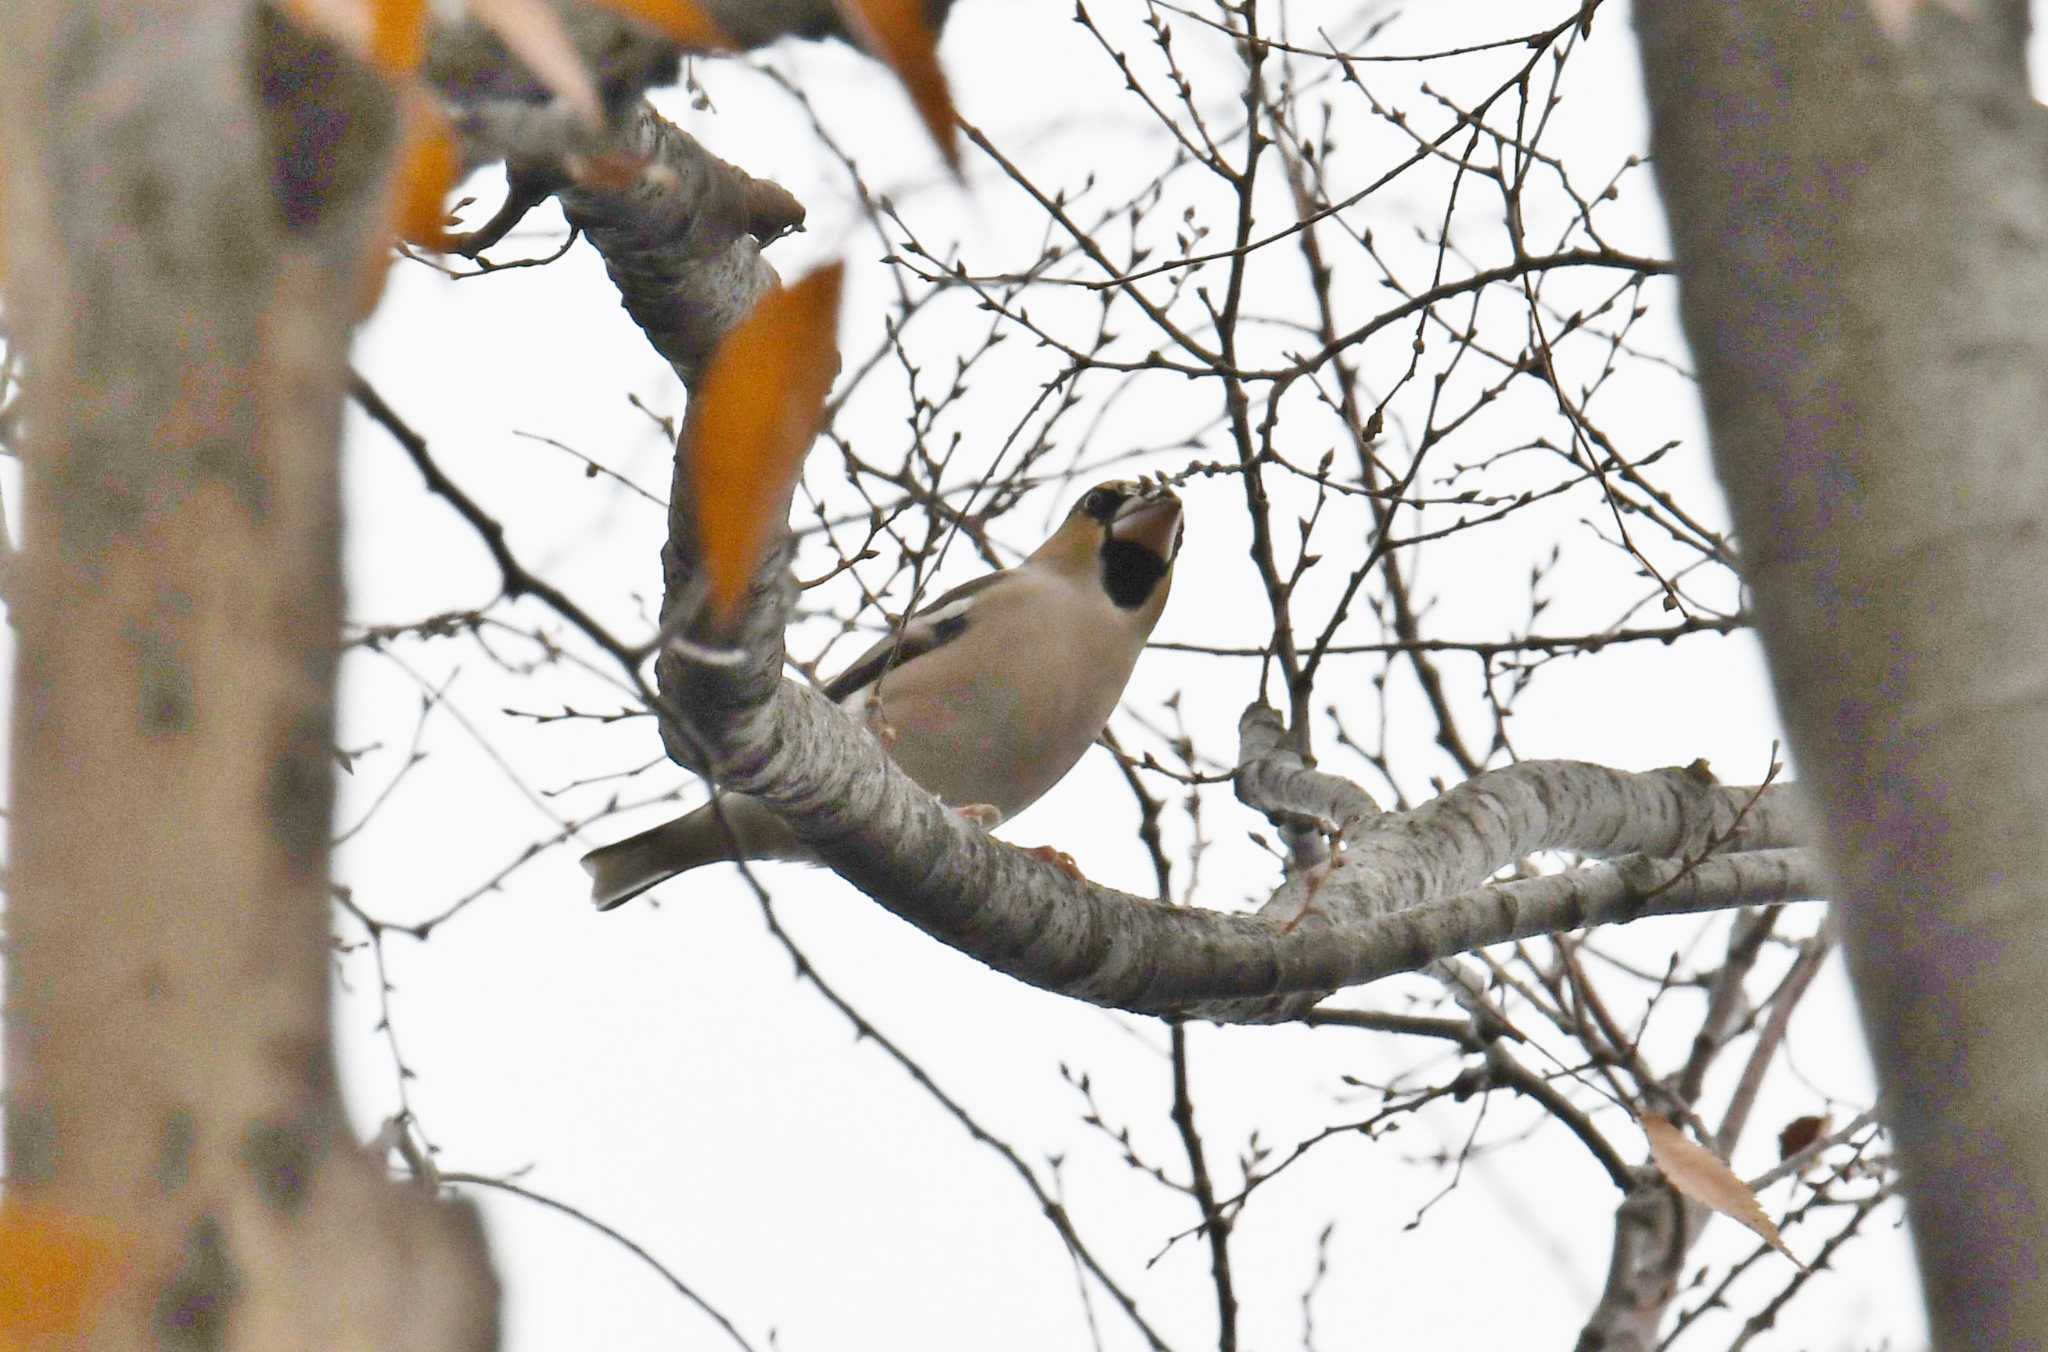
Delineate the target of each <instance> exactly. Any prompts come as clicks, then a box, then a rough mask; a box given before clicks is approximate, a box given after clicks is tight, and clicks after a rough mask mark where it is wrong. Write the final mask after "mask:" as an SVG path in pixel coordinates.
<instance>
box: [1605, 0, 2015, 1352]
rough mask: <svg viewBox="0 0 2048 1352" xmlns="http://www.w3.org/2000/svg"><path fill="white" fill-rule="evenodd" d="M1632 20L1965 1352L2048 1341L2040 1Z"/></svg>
mask: <svg viewBox="0 0 2048 1352" xmlns="http://www.w3.org/2000/svg"><path fill="white" fill-rule="evenodd" d="M1974 8H1975V11H1976V17H1975V18H1972V19H1970V20H1963V19H1959V18H1957V17H1955V16H1953V15H1951V14H1950V13H1948V12H1947V11H1946V10H1944V9H1942V8H1939V7H1933V6H1923V7H1922V8H1921V12H1920V13H1919V15H1918V16H1917V22H1916V23H1915V25H1914V28H1913V31H1912V32H1911V34H1910V35H1909V36H1908V37H1907V38H1906V39H1905V40H1904V41H1902V42H1899V43H1894V42H1892V41H1890V40H1889V39H1887V38H1886V37H1885V36H1884V35H1883V34H1881V33H1880V32H1879V30H1878V28H1877V26H1876V25H1875V23H1874V22H1873V20H1872V17H1871V15H1870V14H1869V12H1868V11H1867V9H1866V7H1865V5H1864V4H1863V3H1862V2H1861V0H1846V2H1844V3H1835V4H1811V3H1793V0H1742V2H1741V3H1734V2H1733V0H1725V2H1724V0H1685V2H1681V0H1664V2H1663V3H1650V4H1644V5H1641V6H1639V7H1638V9H1637V20H1636V22H1637V24H1638V30H1639V38H1640V41H1641V48H1642V58H1643V69H1644V77H1645V83H1646V85H1647V88H1648V91H1649V96H1650V103H1651V112H1652V126H1653V135H1652V149H1653V152H1654V155H1655V162H1656V167H1657V175H1658V181H1659V184H1660V185H1661V187H1662V190H1663V194H1664V202H1665V208H1666V211H1667V213H1668V214H1669V217H1670V222H1671V232H1672V237H1673V241H1674V244H1675V247H1676V252H1677V257H1678V261H1679V263H1680V265H1681V277H1682V281H1681V290H1682V296H1683V316H1684V322H1685V326H1686V332H1687V334H1688V336H1689V338H1690V340H1691V343H1692V347H1693V351H1694V353H1695V356H1696V358H1697V361H1698V364H1699V374H1700V381H1701V385H1702V389H1703V392H1704V395H1705V399H1706V409H1707V418H1708V423H1709V426H1710V428H1711V431H1712V436H1713V442H1714V455H1715V462H1716V465H1717V467H1718V469H1719V472H1720V476H1721V480H1722V483H1723V485H1724V486H1725V487H1726V489H1727V491H1728V494H1729V497H1730V499H1731V502H1732V505H1733V508H1734V515H1735V520H1736V524H1737V527H1738V530H1739V533H1740V539H1741V545H1742V549H1743V553H1744V558H1745V572H1746V574H1747V577H1748V579H1749V581H1750V584H1751V586H1752V587H1753V588H1754V590H1755V594H1756V596H1755V601H1756V613H1757V616H1758V622H1759V625H1760V627H1761V629H1762V632H1763V638H1764V642H1765V645H1766V648H1767V650H1768V652H1769V655H1770V662H1771V669H1772V677H1773V681H1774V683H1775V685H1776V689H1777V694H1778V699H1779V702H1780V705H1781V707H1782V710H1783V714H1784V718H1785V722H1786V725H1787V728H1788V730H1789V732H1790V735H1791V742H1792V748H1793V752H1794V755H1795V759H1796V760H1797V762H1798V766H1799V769H1800V772H1801V775H1802V777H1803V778H1804V779H1805V781H1806V783H1807V785H1808V786H1809V788H1810V790H1811V791H1812V793H1813V794H1814V795H1815V800H1816V803H1817V805H1818V807H1819V809H1820V813H1821V815H1822V816H1823V818H1824V820H1825V825H1826V831H1825V834H1826V837H1827V840H1828V842H1829V845H1830V849H1831V856H1830V857H1831V860H1832V863H1833V865H1834V868H1835V870H1836V872H1837V875H1838V877H1839V878H1840V881H1841V892H1840V896H1841V902H1840V905H1841V906H1842V908H1843V914H1842V921H1843V923H1842V929H1843V933H1844V935H1845V937H1846V941H1847V945H1848V950H1849V955H1850V963H1851V970H1852V974H1853V976H1854V979H1855V983H1856V989H1857V993H1858V998H1859V1000H1860V1002H1861V1006H1862V1010H1863V1016H1864V1022H1865V1026H1866V1028H1867V1030H1868V1032H1869V1036H1870V1041H1871V1047H1872V1051H1873V1054H1874V1056H1875V1058H1876V1061H1877V1068H1878V1072H1879V1076H1880V1078H1881V1081H1882V1088H1883V1109H1884V1112H1885V1114H1886V1116H1887V1117H1888V1119H1889V1120H1890V1122H1891V1123H1892V1125H1893V1126H1894V1128H1895V1129H1896V1134H1897V1139H1898V1144H1899V1150H1900V1155H1901V1158H1902V1162H1903V1165H1904V1170H1905V1179H1906V1186H1907V1192H1908V1198H1909V1212H1910V1215H1911V1219H1912V1225H1913V1231H1914V1235H1915V1238H1916V1241H1917V1243H1918V1246H1919V1256H1920V1265H1921V1272H1922V1276H1923V1282H1924V1288H1925V1293H1926V1297H1927V1301H1928V1306H1929V1311H1930V1318H1931V1320H1932V1326H1933V1331H1934V1342H1935V1346H1937V1347H1940V1348H1943V1349H1963V1348H1986V1349H1989V1348H2022V1347H2041V1346H2044V1345H2048V1273H2044V1271H2043V1266H2042V1265H2043V1260H2044V1258H2048V1245H2044V1239H2043V1236H2044V1235H2048V1055H2044V1048H2048V1036H2044V1034H2048V1017H2044V1010H2048V1002H2044V997H2043V992H2044V991H2048V830H2044V826H2048V607H2044V606H2043V605H2042V604H2041V601H2040V596H2041V590H2042V586H2043V581H2044V579H2048V510H2044V508H2048V455H2044V453H2043V451H2044V447H2043V438H2044V433H2048V128H2044V125H2043V123H2044V115H2043V113H2042V110H2041V109H2040V108H2039V107H2038V106H2036V105H2035V104H2034V102H2033V101H2032V99H2031V98H2030V97H2029V94H2028V90H2027V82H2026V73H2025V70H2024V68H2023V60H2022V51H2023V42H2024V37H2025V25H2026V6H2025V5H2024V4H2023V3H2021V2H2020V0H1979V3H1978V4H1977V5H1976V6H1975V7H1974Z"/></svg>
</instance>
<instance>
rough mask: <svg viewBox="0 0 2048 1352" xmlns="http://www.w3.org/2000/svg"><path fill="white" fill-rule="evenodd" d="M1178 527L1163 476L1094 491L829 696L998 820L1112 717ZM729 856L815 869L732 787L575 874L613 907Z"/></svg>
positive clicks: (909, 762)
mask: <svg viewBox="0 0 2048 1352" xmlns="http://www.w3.org/2000/svg"><path fill="white" fill-rule="evenodd" d="M1182 528H1183V527H1182V520H1181V503H1180V498H1179V497H1178V496H1176V495H1175V494H1174V492H1173V491H1172V489H1171V488H1170V487H1168V486H1167V484H1166V483H1165V482H1164V481H1163V480H1162V481H1159V482H1156V483H1155V482H1151V481H1134V480H1128V479H1119V480H1112V481H1110V482H1107V483H1101V484H1097V485H1096V486H1095V487H1093V488H1091V489H1089V490H1088V491H1087V492H1086V493H1084V494H1082V495H1081V497H1080V499H1079V500H1078V501H1077V502H1076V503H1075V504H1074V506H1073V509H1072V510H1071V511H1069V512H1068V513H1067V516H1066V518H1065V519H1064V520H1063V521H1062V522H1061V523H1060V526H1059V528H1058V529H1057V530H1055V531H1054V532H1053V533H1052V535H1051V536H1050V537H1048V538H1047V539H1046V541H1045V543H1044V544H1042V545H1040V546H1039V547H1038V548H1037V549H1036V550H1034V551H1033V552H1032V553H1031V555H1030V556H1029V557H1028V558H1026V559H1024V560H1023V561H1022V562H1021V563H1019V564H1017V565H1016V566H1015V567H1013V568H1005V569H999V570H998V571H996V572H993V573H988V574H986V575H984V576H981V577H978V578H974V579H972V580H971V581H968V582H966V583H963V584H962V585H960V586H958V587H955V588H953V589H952V590H951V591H949V592H947V593H945V594H944V595H943V596H941V597H939V598H938V599H937V600H935V601H933V602H932V603H931V604H930V605H928V606H926V607H924V608H923V609H922V610H919V611H917V612H916V613H915V614H913V615H911V616H910V617H909V618H908V619H907V620H905V621H904V622H903V624H902V625H901V626H900V627H899V628H897V629H896V630H895V631H893V632H892V633H891V634H890V635H889V636H888V637H886V638H884V639H883V640H882V641H880V642H879V643H876V644H875V645H874V646H873V647H872V648H869V649H868V650H867V651H866V652H864V653H862V654H861V655H860V656H859V657H858V658H856V659H855V660H854V662H853V664H852V665H851V666H849V667H847V668H846V669H845V670H844V671H842V672H840V673H839V674H838V675H837V676H835V677H833V678H832V679H831V680H830V681H828V682H826V683H825V684H824V687H823V690H824V694H825V695H826V697H827V698H829V699H831V700H832V701H833V702H835V703H837V704H838V705H839V706H840V707H841V708H843V709H845V710H847V711H848V712H849V713H851V714H853V715H854V716H855V717H856V718H858V719H860V720H861V721H862V722H863V723H864V724H865V725H866V726H867V728H868V729H869V731H870V732H872V733H873V734H874V736H875V737H876V739H877V740H878V741H880V742H881V744H882V747H883V749H884V750H885V751H886V752H887V753H888V754H889V756H890V758H891V759H893V760H894V761H895V762H896V764H897V765H899V766H901V767H902V768H903V770H904V771H905V772H906V773H908V774H909V776H910V777H911V778H912V779H913V780H915V781H917V783H918V784H919V785H921V786H922V787H923V788H924V789H926V790H927V791H929V792H930V793H932V794H934V795H936V796H937V797H938V798H939V799H940V801H941V802H943V803H945V804H946V805H948V806H949V807H951V808H953V809H954V810H955V811H956V812H959V813H960V814H961V815H962V816H964V817H966V818H968V819H969V820H971V821H974V822H976V823H977V824H979V825H981V826H984V827H990V826H994V825H996V824H998V823H999V822H1002V821H1005V820H1008V819H1009V818H1011V817H1014V816H1016V815H1017V814H1018V813H1020V812H1022V811H1023V810H1024V809H1025V808H1027V807H1029V806H1031V804H1033V803H1034V802H1036V801H1038V799H1039V797H1040V796H1042V795H1043V794H1044V793H1045V792H1046V791H1047V790H1048V789H1050V788H1052V786H1053V785H1054V784H1056V783H1058V782H1059V780H1060V779H1061V778H1063V777H1064V776H1065V775H1066V773H1067V771H1069V770H1071V769H1072V768H1073V767H1074V764H1075V762H1076V761H1078V760H1080V759H1081V756H1082V753H1084V752H1085V751H1087V749H1088V748H1089V747H1090V746H1091V745H1093V744H1094V742H1095V739H1096V738H1097V737H1099V736H1101V734H1102V729H1103V727H1104V725H1105V724H1107V723H1108V722H1109V716H1110V715H1111V714H1112V713H1114V712H1115V711H1116V706H1117V703H1118V701H1119V700H1121V699H1122V698H1123V691H1124V686H1125V685H1126V684H1127V683H1128V682H1129V680H1130V678H1131V672H1132V670H1133V669H1134V668H1135V667H1136V665H1137V661H1138V656H1139V654H1140V653H1142V652H1143V651H1144V648H1145V642H1146V639H1147V638H1148V637H1150V635H1151V633H1152V628H1153V626H1154V625H1155V624H1156V623H1158V620H1159V616H1160V612H1162V611H1163V610H1164V609H1165V608H1166V600H1167V594H1168V592H1169V590H1170V589H1171V586H1172V582H1173V565H1174V560H1175V558H1176V557H1177V556H1178V555H1179V552H1180V542H1181V534H1182ZM1053 853H1056V852H1053ZM735 858H746V859H785V860H807V861H813V862H814V861H815V856H814V855H812V854H811V852H810V851H809V850H808V849H806V848H805V846H804V845H803V843H802V842H801V841H799V840H798V839H797V837H796V834H795V833H794V832H793V831H791V830H790V829H789V828H788V827H787V826H785V825H784V824H783V822H782V819H781V818H780V817H778V816H776V815H775V813H774V811H773V810H772V809H770V808H769V807H768V806H767V805H765V804H763V803H761V802H759V801H758V800H756V799H752V798H749V797H747V796H745V795H744V794H734V793H728V794H724V795H721V796H720V797H719V798H718V800H717V802H716V805H715V807H714V805H713V804H710V803H707V804H705V805H704V806H703V807H700V808H698V809H697V810H695V811H694V812H689V813H685V814H684V815H682V816H680V817H677V818H675V819H673V820H671V821H667V822H664V823H662V824H661V825H660V826H656V827H654V828H652V829H651V830H647V831H642V832H641V833H640V834H639V835H636V836H630V837H628V838H627V839H625V840H621V841H618V842H617V843H615V844H611V845H605V846H601V847H600V848H598V849H595V850H592V851H591V852H590V853H588V854H586V855H584V856H583V867H584V868H585V869H586V870H587V871H588V872H589V874H590V878H591V900H592V901H593V902H595V903H596V905H597V908H598V909H599V910H601V911H608V910H611V909H612V908H613V907H615V906H619V905H621V904H623V903H625V902H628V901H631V900H632V899H633V898H634V897H637V896H639V895H640V894H641V893H642V892H645V891H646V890H647V889H649V888H651V887H654V886H656V885H658V884H660V883H663V882H666V881H668V880H669V879H670V878H673V877H675V876H676V875H677V874H679V873H686V872H688V871H689V870H691V869H694V868H698V867H700V866H702V865H705V864H711V863H717V862H719V861H722V860H731V859H735ZM1062 858H1063V856H1062Z"/></svg>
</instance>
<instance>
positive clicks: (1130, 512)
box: [1032, 479, 1181, 615]
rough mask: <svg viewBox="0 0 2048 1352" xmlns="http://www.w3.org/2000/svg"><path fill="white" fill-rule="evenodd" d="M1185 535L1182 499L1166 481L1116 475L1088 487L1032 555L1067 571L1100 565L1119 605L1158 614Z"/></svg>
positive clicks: (1108, 589) (1105, 583) (1111, 595)
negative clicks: (1061, 521) (1064, 518)
mask: <svg viewBox="0 0 2048 1352" xmlns="http://www.w3.org/2000/svg"><path fill="white" fill-rule="evenodd" d="M1180 537H1181V517H1180V499H1179V498H1178V497H1176V496H1175V495H1174V492H1173V490H1172V489H1170V488H1168V487H1167V486H1166V485H1165V483H1164V482H1160V483H1147V482H1144V481H1141V480H1133V479H1112V480H1111V481H1109V482H1108V483H1100V484H1097V485H1095V487H1093V488H1091V489H1089V490H1088V491H1087V492H1086V493H1083V494H1082V495H1081V500H1080V501H1079V502H1077V503H1075V504H1074V509H1073V510H1072V511H1070V512H1068V513H1067V519H1066V520H1065V521H1064V522H1063V523H1061V525H1060V528H1059V529H1058V530H1057V531H1055V532H1053V536H1052V538H1051V539H1049V540H1047V541H1046V542H1045V543H1044V544H1043V545H1041V546H1039V549H1038V552H1037V553H1035V554H1034V555H1032V558H1033V559H1034V560H1038V561H1040V562H1042V563H1045V564H1049V565H1051V566H1053V567H1056V568H1059V569H1061V570H1062V571H1069V572H1076V573H1079V572H1082V571H1084V570H1092V571H1095V572H1096V573H1097V575H1098V576H1099V577H1100V579H1101V582H1102V588H1103V590H1104V591H1105V592H1106V593H1108V595H1109V599H1110V600H1111V601H1113V602H1115V603H1116V605H1117V606H1118V607H1119V608H1120V609H1123V610H1150V611H1152V612H1153V614H1155V615H1156V614H1157V613H1158V610H1159V608H1160V607H1161V606H1163V605H1164V604H1165V603H1166V589H1167V586H1168V584H1169V583H1170V582H1171V581H1172V578H1173V561H1174V557H1175V556H1176V555H1177V554H1178V553H1179V552H1180Z"/></svg>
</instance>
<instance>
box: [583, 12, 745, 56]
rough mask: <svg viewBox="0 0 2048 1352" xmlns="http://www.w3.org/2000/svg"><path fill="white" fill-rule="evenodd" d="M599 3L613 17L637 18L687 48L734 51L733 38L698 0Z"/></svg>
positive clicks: (708, 50) (702, 50)
mask: <svg viewBox="0 0 2048 1352" xmlns="http://www.w3.org/2000/svg"><path fill="white" fill-rule="evenodd" d="M597 4H598V6H599V7H600V8H603V9H608V10H610V11H612V13H614V14H623V15H625V16H626V17H627V18H629V19H637V20H638V21H639V22H641V23H643V24H645V25H646V26H647V27H649V28H652V29H653V30H654V31H655V32H657V33H660V34H662V35H663V36H665V37H671V38H674V39H675V40H676V41H677V42H680V43H682V44H683V45H684V46H685V47H693V48H695V49H696V50H698V51H700V52H724V51H731V50H732V46H733V42H732V39H731V38H729V37H727V36H726V35H725V30H724V29H722V28H720V27H719V26H718V25H717V24H716V23H714V22H713V21H712V18H711V16H710V15H709V14H706V13H705V12H704V7H703V6H701V5H699V4H697V3H696V0H597Z"/></svg>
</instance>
